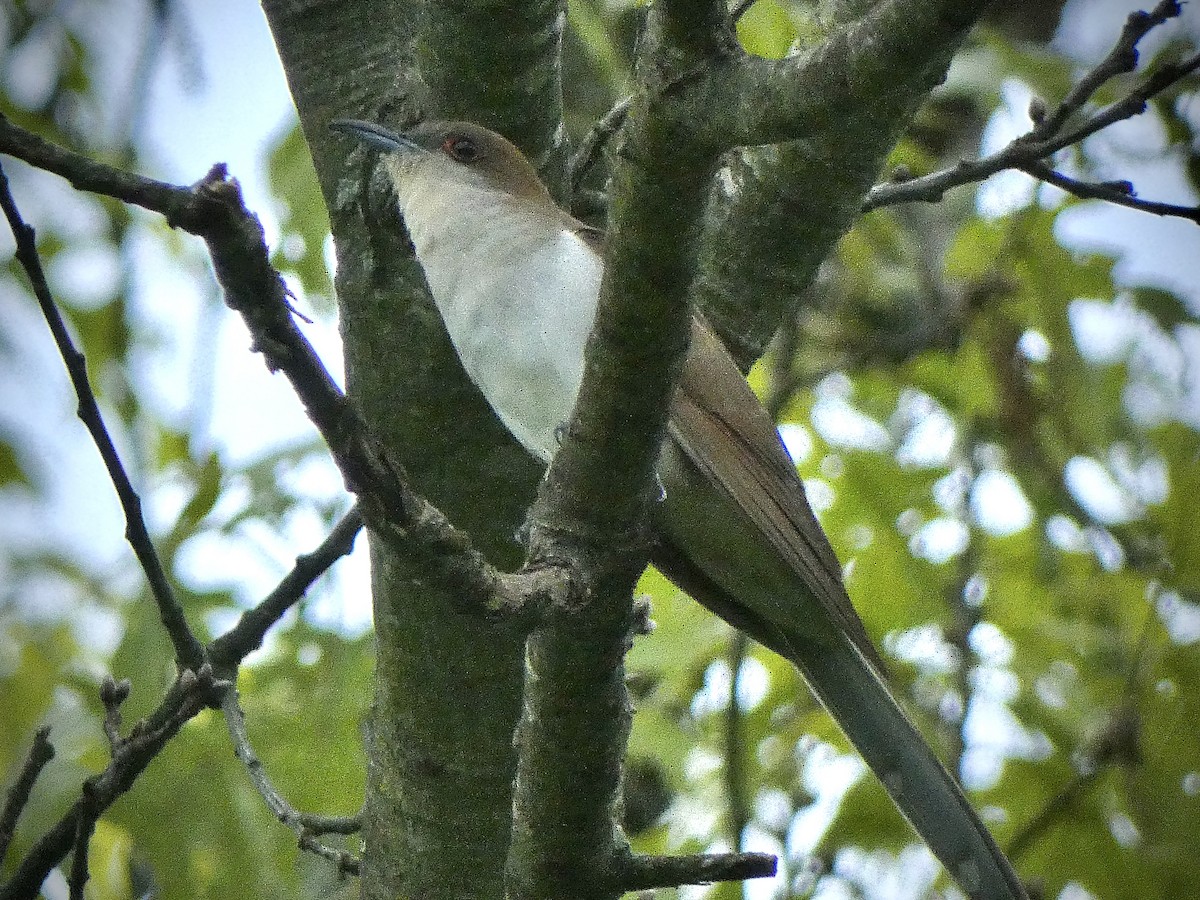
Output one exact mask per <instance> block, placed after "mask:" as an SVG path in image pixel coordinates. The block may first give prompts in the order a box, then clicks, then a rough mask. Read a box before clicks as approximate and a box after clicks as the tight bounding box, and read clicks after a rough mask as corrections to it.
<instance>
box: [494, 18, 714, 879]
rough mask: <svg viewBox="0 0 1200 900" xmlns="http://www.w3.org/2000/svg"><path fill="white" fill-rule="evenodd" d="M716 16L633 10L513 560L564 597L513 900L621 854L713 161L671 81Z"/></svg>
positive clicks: (545, 665)
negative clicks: (575, 320)
mask: <svg viewBox="0 0 1200 900" xmlns="http://www.w3.org/2000/svg"><path fill="white" fill-rule="evenodd" d="M714 23H717V24H714ZM722 29H724V30H722ZM727 29H728V21H727V19H726V17H725V11H724V7H723V6H722V5H721V4H719V3H707V2H706V0H673V2H665V3H662V4H656V5H655V6H653V7H652V8H651V10H650V13H649V20H648V25H647V29H646V33H645V36H644V38H643V50H644V53H645V57H644V59H643V60H642V64H641V65H640V66H639V70H640V71H641V72H642V83H641V86H640V89H639V90H638V92H637V93H636V94H635V97H634V99H633V101H632V103H631V106H630V111H629V114H628V120H627V122H626V125H625V127H624V129H623V130H622V131H621V140H622V143H621V147H620V149H619V151H618V154H619V156H620V158H621V160H622V164H621V165H620V166H618V168H617V170H616V171H615V172H614V173H613V178H612V189H611V198H612V199H611V205H610V227H609V231H608V237H607V244H606V257H607V258H606V268H605V275H604V282H603V285H602V288H601V295H600V303H599V308H598V310H597V313H596V319H595V322H594V324H593V328H592V333H591V337H590V338H589V340H588V346H587V352H586V354H585V364H584V375H583V382H582V385H581V387H580V391H579V396H578V398H577V400H576V403H575V408H574V411H573V412H572V414H571V419H570V423H569V425H568V427H567V429H566V432H565V434H564V437H563V441H562V446H561V447H560V449H559V451H558V453H557V454H556V455H555V457H554V459H553V461H552V462H551V464H550V468H549V471H548V472H547V474H546V478H545V480H544V481H543V482H542V486H541V489H540V490H539V492H538V499H537V501H536V502H535V504H534V506H533V509H532V510H531V511H530V518H529V521H530V550H529V565H530V566H532V567H534V568H535V569H536V568H538V567H539V566H543V565H546V564H548V563H550V564H557V563H560V562H565V563H567V565H568V566H569V569H570V572H571V575H572V577H571V579H570V582H569V587H570V590H569V591H568V593H567V594H566V595H565V598H564V599H566V600H567V603H566V604H564V605H559V606H554V607H552V608H551V615H550V616H549V617H548V619H547V621H546V624H544V625H543V626H542V627H540V628H538V629H537V630H536V631H535V632H534V633H533V634H532V635H531V636H530V638H529V641H528V644H527V650H526V678H525V692H524V697H523V707H522V715H521V720H520V722H519V723H518V726H517V732H516V738H515V743H516V747H517V753H518V758H517V777H516V781H515V783H514V788H513V833H512V844H511V846H510V849H509V857H508V865H507V877H506V889H507V893H508V896H509V897H510V898H513V900H533V898H555V900H566V898H592V897H594V898H607V897H615V896H616V895H617V894H619V893H620V886H619V885H614V884H613V883H612V881H611V879H610V878H609V877H608V875H609V873H611V872H612V870H613V866H614V865H615V861H616V860H617V859H618V858H619V857H620V856H621V855H622V854H625V853H627V850H626V848H625V845H624V842H623V839H622V838H620V836H619V835H614V825H613V823H614V822H615V821H616V820H617V817H616V809H617V805H618V803H619V793H620V772H621V763H622V759H623V756H624V751H625V743H626V740H627V738H628V732H629V727H630V719H631V714H632V709H631V704H630V701H629V696H628V692H627V691H626V688H625V683H624V656H625V652H626V651H627V649H628V644H629V640H630V632H631V630H633V628H634V627H635V620H636V616H635V614H634V611H633V600H632V594H633V587H634V584H635V583H636V579H637V577H638V576H639V575H640V574H641V572H642V571H643V570H644V568H645V566H646V560H647V556H648V552H649V543H648V540H647V536H646V532H645V524H644V520H645V516H646V513H647V509H648V506H647V504H648V501H649V499H650V498H651V497H652V496H656V494H657V488H656V486H655V474H654V472H655V464H656V462H657V459H658V454H659V450H660V447H661V441H662V438H663V435H664V432H665V427H666V421H667V411H668V406H669V403H670V399H671V396H672V394H673V392H674V385H675V380H676V378H677V376H678V372H679V369H680V367H681V365H682V362H683V357H684V354H685V352H686V348H687V341H688V336H689V327H690V319H691V314H690V308H689V304H688V293H687V291H688V286H689V285H690V284H691V282H692V275H693V260H694V256H693V254H694V246H695V236H696V234H697V231H698V227H699V222H700V219H701V216H702V214H703V211H704V207H705V201H706V199H707V191H708V185H709V183H710V178H711V175H712V172H713V169H714V167H715V163H716V158H715V155H714V154H713V153H712V152H711V151H709V150H708V149H707V148H705V147H704V146H700V145H698V144H697V143H696V142H694V141H693V140H692V137H693V132H692V130H691V129H690V128H689V126H688V125H687V123H686V118H687V116H688V113H687V111H686V109H684V108H681V107H680V106H679V105H677V104H675V103H674V102H673V99H672V98H671V95H672V92H673V91H674V90H676V89H677V87H678V86H680V85H683V84H687V83H690V79H691V77H692V73H694V72H695V71H697V70H698V67H700V66H702V65H703V64H704V63H705V61H706V60H708V59H709V58H710V57H711V55H712V54H713V53H714V52H718V51H717V49H715V48H720V47H723V46H724V45H725V43H726V42H727V41H728V40H729V39H730V35H729V34H728V31H727ZM676 117H682V118H676ZM664 221H671V222H672V223H673V227H672V228H671V229H669V230H668V229H664V228H662V223H663V222H664ZM630 422H636V423H637V427H636V428H631V427H629V423H630ZM598 498H603V500H602V502H600V501H599V500H598ZM564 748H569V749H566V751H565V752H564Z"/></svg>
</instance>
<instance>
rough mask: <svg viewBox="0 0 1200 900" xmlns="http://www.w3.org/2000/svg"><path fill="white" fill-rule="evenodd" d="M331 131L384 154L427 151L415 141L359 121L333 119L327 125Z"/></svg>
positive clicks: (372, 123) (380, 126) (371, 123)
mask: <svg viewBox="0 0 1200 900" xmlns="http://www.w3.org/2000/svg"><path fill="white" fill-rule="evenodd" d="M329 128H330V130H332V131H339V132H341V133H342V134H348V135H350V137H352V138H357V139H358V140H360V141H362V142H363V143H364V144H366V145H367V146H368V147H375V148H377V149H379V150H383V151H384V152H385V153H396V152H399V153H427V152H428V151H427V150H426V149H425V148H424V147H422V146H421V145H420V144H418V143H416V142H415V141H411V140H409V139H408V138H406V137H404V136H403V135H399V134H396V133H395V132H394V131H389V130H388V129H386V128H384V127H383V126H382V125H376V124H375V123H374V122H363V121H362V120H361V119H334V120H333V121H332V122H330V123H329Z"/></svg>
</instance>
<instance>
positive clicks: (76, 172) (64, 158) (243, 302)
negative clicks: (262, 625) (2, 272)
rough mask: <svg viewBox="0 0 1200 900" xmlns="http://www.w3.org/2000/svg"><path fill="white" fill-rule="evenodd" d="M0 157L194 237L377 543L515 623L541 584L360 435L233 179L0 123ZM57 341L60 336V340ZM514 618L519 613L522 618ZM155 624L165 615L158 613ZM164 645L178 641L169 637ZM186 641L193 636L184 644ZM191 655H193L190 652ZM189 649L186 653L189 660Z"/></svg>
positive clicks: (358, 422)
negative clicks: (70, 145) (152, 164)
mask: <svg viewBox="0 0 1200 900" xmlns="http://www.w3.org/2000/svg"><path fill="white" fill-rule="evenodd" d="M0 152H5V153H9V154H11V155H14V156H17V157H18V158H20V159H23V160H25V161H26V162H28V163H30V164H31V165H34V166H37V167H38V168H41V169H44V170H46V171H49V172H53V173H55V174H58V175H61V176H63V177H64V178H66V179H67V180H68V181H70V182H71V183H72V184H73V185H75V186H77V187H80V188H81V189H86V190H89V191H92V192H94V193H98V194H103V195H106V196H110V197H115V198H116V199H118V200H123V201H125V202H127V203H132V204H134V205H136V206H141V207H143V208H145V209H149V210H151V211H153V212H159V213H162V214H163V215H164V216H166V217H167V220H168V222H169V223H170V224H172V225H174V226H177V227H180V228H183V229H184V230H186V231H188V232H190V233H192V234H195V235H197V236H198V237H201V238H203V239H204V241H205V242H206V243H207V244H208V248H209V251H210V253H211V255H212V260H213V267H214V269H215V271H216V274H217V280H218V281H219V282H220V284H221V287H222V288H223V290H224V295H225V302H226V304H227V305H228V306H229V307H230V308H231V309H233V310H234V311H235V312H238V313H239V314H240V315H241V316H242V318H243V319H244V321H245V322H246V325H247V327H248V328H249V330H250V333H251V334H252V335H253V336H254V341H255V344H254V349H255V350H257V351H258V352H260V353H262V354H263V357H264V359H265V360H266V363H267V366H268V368H269V369H270V370H271V371H282V372H283V373H284V375H286V376H287V378H288V380H289V381H290V382H291V384H292V387H293V388H294V389H295V391H296V394H297V395H298V396H299V398H300V400H301V402H302V403H303V404H304V407H305V411H306V412H307V413H308V416H309V418H310V419H312V421H313V423H314V424H315V425H316V426H317V430H318V431H320V433H321V436H322V437H323V438H325V441H326V443H327V444H328V445H329V448H330V450H331V451H332V453H333V456H334V459H335V460H336V462H337V464H338V467H339V468H340V469H341V471H342V476H343V478H344V479H345V481H346V484H347V487H348V488H349V489H350V490H351V491H353V492H355V493H357V494H358V495H359V504H360V509H361V511H362V514H363V517H364V518H365V519H366V521H367V522H369V523H370V525H371V527H372V529H373V530H374V531H375V532H376V533H377V534H378V535H379V536H380V537H382V538H383V539H385V540H387V541H389V542H390V543H391V544H392V545H393V546H395V547H396V548H397V549H399V550H400V551H401V552H404V553H409V554H412V553H416V554H417V555H419V556H420V557H421V559H422V560H424V561H425V562H427V563H428V564H430V565H431V566H432V567H433V569H434V571H436V572H437V573H439V577H440V578H441V579H443V580H444V582H445V583H446V584H447V585H448V586H449V587H450V589H451V590H453V591H454V592H455V593H456V594H457V595H458V596H460V597H461V598H463V601H462V602H463V605H464V606H465V607H466V608H473V609H476V610H479V611H482V612H486V613H488V614H493V615H497V616H500V615H513V616H519V615H524V613H525V612H532V607H527V605H526V600H527V599H528V596H530V595H531V591H532V595H537V594H539V593H540V590H541V586H542V582H541V581H539V580H536V579H533V580H521V579H515V578H514V577H513V576H503V575H501V574H500V573H498V572H496V570H495V569H493V568H492V567H491V566H490V565H488V563H487V562H486V561H485V560H484V559H483V557H482V556H481V555H480V554H479V553H478V552H477V551H476V550H474V548H473V547H472V546H471V542H470V539H469V538H468V537H467V535H465V534H464V533H463V532H460V531H458V530H457V529H456V528H455V527H454V526H453V525H452V524H451V523H450V522H449V521H448V520H447V519H446V517H445V516H444V515H443V514H442V513H441V512H440V511H439V510H438V509H437V508H436V507H434V506H433V505H432V504H430V503H429V502H428V501H426V500H425V499H424V498H423V497H421V496H420V495H418V494H417V493H416V492H414V491H413V490H412V489H411V488H410V486H409V485H408V481H407V477H406V473H405V471H404V467H403V466H402V465H401V464H400V463H399V462H398V461H397V460H396V459H395V457H394V456H393V455H392V454H391V453H390V452H389V451H388V450H387V449H386V448H385V447H383V446H382V445H381V444H380V443H379V442H378V441H377V440H376V439H375V438H374V437H373V436H372V435H371V434H370V433H369V431H368V429H367V428H366V426H365V424H364V423H363V421H362V419H361V418H360V416H359V415H358V413H357V411H356V410H355V409H354V407H353V406H352V405H351V404H350V403H349V402H348V401H347V400H346V397H345V396H344V395H343V394H342V392H341V390H340V389H339V388H338V386H337V384H336V383H335V382H334V380H333V378H332V377H331V376H330V374H329V373H328V372H327V371H326V369H325V367H324V365H323V364H322V362H321V360H320V358H319V357H318V356H317V354H316V351H315V350H313V348H312V345H311V344H309V343H308V341H307V340H306V339H305V338H304V336H303V334H301V332H300V330H299V329H298V328H297V327H296V324H295V322H294V321H293V320H292V318H291V313H290V309H289V306H288V302H287V288H286V286H285V285H284V283H283V281H282V279H281V278H280V276H279V273H278V272H276V271H275V269H274V268H273V267H272V266H271V264H270V257H269V253H268V251H267V247H266V245H265V243H264V241H263V233H262V226H261V225H260V224H259V222H258V219H257V218H256V217H255V216H254V215H253V214H252V213H250V212H249V211H248V210H247V209H246V208H245V206H244V205H243V203H242V199H241V191H240V188H239V186H238V184H237V181H236V180H234V179H232V178H230V177H229V175H228V173H227V172H226V171H225V169H224V168H223V167H222V166H215V167H213V169H212V170H211V171H210V172H209V173H208V175H206V176H205V177H204V178H203V179H202V180H201V181H199V182H198V183H197V184H196V185H194V186H192V187H190V188H184V187H177V186H175V185H169V184H165V183H163V182H159V181H155V180H153V179H149V178H143V177H141V176H137V175H131V174H129V173H127V172H123V171H120V170H118V169H113V168H111V167H109V166H105V165H102V164H100V163H96V162H93V161H91V160H89V159H87V158H86V157H84V156H81V155H79V154H77V153H73V152H71V151H69V150H64V149H62V148H60V147H56V146H55V145H53V144H50V143H48V142H46V141H43V140H41V139H40V138H38V137H37V136H35V135H32V134H30V133H29V132H26V131H24V130H23V129H21V128H18V127H17V126H15V125H13V124H12V123H11V122H9V121H8V120H7V119H5V118H4V117H3V116H0ZM64 333H65V332H64ZM522 611H523V612H522ZM163 615H164V621H166V620H167V619H168V613H166V612H164V614H163ZM172 634H173V638H176V639H178V637H177V635H176V633H175V632H172ZM193 640H194V638H193ZM196 648H197V649H196V651H195V652H196V653H199V652H200V649H199V644H197V645H196ZM190 652H191V651H189V653H190Z"/></svg>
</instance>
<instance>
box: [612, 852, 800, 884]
mask: <svg viewBox="0 0 1200 900" xmlns="http://www.w3.org/2000/svg"><path fill="white" fill-rule="evenodd" d="M778 865H779V861H778V860H777V859H776V858H775V857H774V856H772V855H771V854H770V853H698V854H696V855H694V856H635V857H631V858H630V859H629V860H628V861H627V862H626V864H625V865H624V866H622V871H621V872H620V874H619V875H618V877H617V883H618V885H619V886H620V887H621V888H622V889H624V890H626V891H645V890H650V889H652V888H669V887H679V886H680V885H684V884H712V883H713V882H715V881H745V880H746V879H748V878H772V877H774V875H775V872H776V870H777V868H778Z"/></svg>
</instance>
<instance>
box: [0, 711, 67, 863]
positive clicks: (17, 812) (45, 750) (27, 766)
mask: <svg viewBox="0 0 1200 900" xmlns="http://www.w3.org/2000/svg"><path fill="white" fill-rule="evenodd" d="M52 759H54V745H53V744H51V743H50V726H49V725H43V726H42V727H41V728H39V729H38V730H37V731H36V732H34V735H33V745H32V746H31V747H30V748H29V753H27V754H26V755H25V762H24V764H23V765H22V766H21V774H20V775H18V776H17V780H16V781H15V782H13V786H12V787H10V788H9V789H8V794H7V795H6V796H5V798H4V811H3V812H0V863H3V862H4V857H5V855H6V854H7V853H8V846H9V844H11V843H12V839H13V833H14V832H15V831H16V830H17V820H18V819H20V818H21V812H22V811H23V810H24V809H25V806H26V804H28V803H29V795H30V794H31V793H33V785H34V782H36V781H37V779H38V776H39V775H41V774H42V769H44V768H45V767H46V763H48V762H50V760H52Z"/></svg>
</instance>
